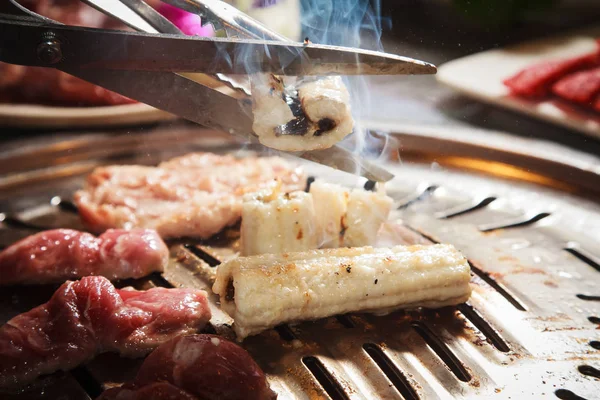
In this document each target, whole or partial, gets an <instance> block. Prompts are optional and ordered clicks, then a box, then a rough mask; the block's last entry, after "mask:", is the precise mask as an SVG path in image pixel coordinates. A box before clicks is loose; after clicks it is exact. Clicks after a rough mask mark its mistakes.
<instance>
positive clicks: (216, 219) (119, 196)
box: [75, 153, 306, 238]
mask: <svg viewBox="0 0 600 400" xmlns="http://www.w3.org/2000/svg"><path fill="white" fill-rule="evenodd" d="M275 179H279V180H281V183H282V190H283V191H286V192H287V191H294V190H302V189H304V187H305V184H306V178H305V176H304V173H303V172H302V170H300V169H299V168H297V167H295V166H294V165H292V164H290V163H288V162H286V161H285V160H284V159H282V158H279V157H246V158H240V159H238V158H235V157H233V156H231V155H226V156H221V155H216V154H211V153H192V154H188V155H186V156H183V157H177V158H174V159H172V160H169V161H167V162H164V163H162V164H160V165H159V166H158V167H145V166H140V165H116V166H108V167H100V168H97V169H95V170H94V172H92V174H91V175H89V176H88V178H87V181H86V186H85V188H84V189H83V190H80V191H78V192H77V193H76V194H75V202H76V203H77V206H78V207H79V213H80V215H81V218H82V220H83V221H84V222H85V223H86V225H87V226H88V227H89V228H90V229H91V230H93V231H94V232H101V231H103V230H105V229H109V228H126V229H129V228H132V227H140V228H148V229H156V231H158V233H159V234H160V236H161V237H163V238H172V237H182V236H189V237H199V238H208V237H210V236H212V235H214V234H216V233H218V232H219V231H221V230H222V229H223V228H225V227H227V226H229V225H232V224H234V223H236V222H237V221H238V220H239V219H240V217H241V213H242V197H243V195H244V194H245V193H248V192H252V191H256V190H260V189H262V188H264V187H266V186H268V185H270V184H272V183H273V182H274V180H275Z"/></svg>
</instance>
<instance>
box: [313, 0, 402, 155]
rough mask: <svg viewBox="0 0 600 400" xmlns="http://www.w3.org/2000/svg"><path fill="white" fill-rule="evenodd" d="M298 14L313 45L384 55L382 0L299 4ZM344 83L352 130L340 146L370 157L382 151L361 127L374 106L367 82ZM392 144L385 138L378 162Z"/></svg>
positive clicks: (325, 0)
mask: <svg viewBox="0 0 600 400" xmlns="http://www.w3.org/2000/svg"><path fill="white" fill-rule="evenodd" d="M301 11H302V13H301V15H302V19H301V24H302V32H303V36H304V37H306V38H308V39H309V40H310V41H311V42H313V43H319V44H328V45H336V46H346V47H355V48H363V49H368V50H377V51H383V45H382V43H381V34H382V30H383V28H384V27H385V28H386V29H390V28H391V20H390V19H389V18H383V17H382V15H381V0H371V1H369V0H301ZM344 82H345V83H346V86H347V88H348V91H349V92H350V101H351V107H352V115H353V117H354V121H355V126H354V133H353V134H352V135H350V136H349V137H347V138H346V139H345V140H344V141H343V142H342V143H341V145H342V146H344V147H346V148H347V149H349V150H351V151H353V152H354V153H356V154H359V155H361V156H366V157H368V156H373V155H374V154H373V153H374V151H373V149H374V148H379V150H381V143H382V141H381V137H374V136H373V135H372V134H371V132H370V131H369V130H368V129H367V128H366V127H365V126H363V125H362V123H361V120H363V119H365V118H366V117H367V116H369V115H372V113H371V107H372V106H373V105H374V102H373V101H372V99H371V90H370V85H369V79H368V77H365V76H349V77H345V78H344ZM393 140H394V139H392V138H391V137H389V136H388V135H385V140H384V143H383V144H384V148H383V150H384V151H382V152H381V155H380V158H382V159H388V158H389V155H386V154H387V152H388V151H389V149H392V148H394V147H395V146H394V144H395V143H392V141H393ZM396 148H397V147H396ZM377 153H379V152H377Z"/></svg>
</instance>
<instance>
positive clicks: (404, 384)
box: [363, 343, 419, 400]
mask: <svg viewBox="0 0 600 400" xmlns="http://www.w3.org/2000/svg"><path fill="white" fill-rule="evenodd" d="M363 349H365V351H366V352H367V354H368V355H369V356H370V357H371V358H372V359H373V361H375V363H376V364H377V365H378V366H379V368H380V369H381V370H382V371H383V373H384V374H385V376H387V377H388V379H389V380H390V382H392V384H393V385H394V386H395V387H396V389H398V391H399V392H400V394H402V397H404V399H405V400H418V399H419V395H418V394H417V392H416V391H415V389H414V388H413V387H412V386H411V384H410V382H409V381H408V379H407V378H406V376H404V374H403V373H402V372H400V369H399V368H398V367H397V366H396V364H394V362H393V361H392V360H390V359H389V357H388V356H387V355H386V354H385V353H384V352H383V350H381V348H380V347H379V346H377V345H376V344H373V343H365V344H364V345H363Z"/></svg>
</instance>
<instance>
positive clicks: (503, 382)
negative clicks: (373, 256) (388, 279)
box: [0, 127, 600, 400]
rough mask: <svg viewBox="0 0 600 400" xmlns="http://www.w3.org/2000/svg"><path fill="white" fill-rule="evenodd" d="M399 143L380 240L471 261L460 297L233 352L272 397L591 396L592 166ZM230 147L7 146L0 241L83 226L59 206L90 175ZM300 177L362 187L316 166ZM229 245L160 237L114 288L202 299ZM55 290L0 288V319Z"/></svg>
mask: <svg viewBox="0 0 600 400" xmlns="http://www.w3.org/2000/svg"><path fill="white" fill-rule="evenodd" d="M398 137H399V138H400V144H401V150H403V151H402V152H401V153H400V154H401V156H402V160H403V161H404V162H403V163H402V164H399V163H398V160H390V162H389V168H390V169H392V172H393V173H394V174H396V176H397V177H396V179H395V180H394V181H393V182H391V183H390V194H391V195H392V196H393V197H394V199H395V200H396V202H397V206H398V210H397V211H396V212H395V214H394V216H393V218H392V223H390V224H389V226H387V227H386V230H385V231H384V233H383V234H382V238H381V240H382V243H383V244H393V243H415V242H419V243H427V242H430V241H440V242H448V243H452V244H454V245H455V246H457V247H458V248H459V249H460V250H461V251H463V252H464V254H465V255H466V256H467V258H469V260H470V262H471V263H472V266H473V271H474V274H473V280H472V282H473V288H474V293H473V296H472V298H471V300H470V301H469V304H466V305H461V306H459V307H456V308H454V307H450V308H445V309H441V310H436V311H420V312H418V311H410V312H396V313H393V314H390V315H387V316H373V315H362V314H360V315H347V316H340V317H336V318H328V319H325V320H319V321H315V322H310V323H302V324H299V325H295V326H291V327H290V326H282V327H279V328H277V329H274V330H271V331H268V332H265V333H263V334H261V335H258V336H255V337H251V338H248V339H247V340H246V341H245V342H244V343H243V346H244V347H245V348H246V349H247V350H248V351H250V353H251V354H252V355H253V356H254V358H255V359H256V360H257V362H258V363H259V364H260V365H261V367H262V368H263V369H264V370H265V372H266V373H267V374H268V377H269V381H270V382H271V385H272V387H273V389H274V390H276V391H277V392H278V393H279V396H280V398H282V399H287V398H310V399H313V398H314V399H328V398H333V399H373V398H381V399H402V398H404V399H417V398H420V399H435V398H442V399H445V398H448V399H449V398H486V399H487V398H503V399H509V398H512V399H523V398H540V397H542V396H549V397H550V398H552V397H555V396H556V397H559V398H564V399H576V398H577V397H573V396H575V395H578V396H581V397H583V398H587V399H592V398H597V396H596V394H597V386H598V379H599V378H598V374H599V371H598V369H597V368H600V350H599V349H600V337H599V335H598V333H597V332H598V330H597V329H598V324H599V323H600V319H599V318H598V317H600V303H599V299H600V298H599V297H598V296H600V288H599V287H598V278H599V276H598V273H599V270H600V251H599V250H598V242H600V207H599V206H598V204H597V203H596V201H595V200H596V199H597V198H598V197H600V196H598V193H599V191H598V190H595V189H598V188H600V185H598V183H600V179H599V178H598V171H600V167H598V166H599V165H600V162H598V164H594V163H595V162H597V160H594V159H591V158H588V159H587V163H586V164H585V165H584V161H586V159H585V157H584V156H583V155H582V156H581V157H579V158H573V159H572V160H574V161H573V162H567V161H565V160H564V159H558V158H552V157H550V156H548V154H537V153H536V154H535V155H533V156H525V155H524V152H523V154H520V155H519V152H518V151H517V150H515V148H511V149H506V148H502V147H501V146H499V145H495V146H493V147H492V146H490V145H489V143H488V144H485V145H484V144H481V143H479V144H478V143H477V142H476V141H472V140H470V139H469V138H468V137H462V138H461V137H457V136H455V135H454V136H452V140H450V139H449V138H448V137H443V136H435V135H433V134H432V132H429V131H427V132H421V134H420V135H416V134H414V133H413V134H410V135H409V134H399V135H398ZM419 138H421V139H420V140H419ZM498 139H499V137H497V136H495V137H491V138H490V141H492V142H493V141H494V140H498ZM230 140H231V139H230V138H229V137H228V136H224V135H221V134H217V133H214V132H209V131H204V130H200V129H198V128H184V127H182V128H179V129H168V130H157V131H154V132H149V133H136V134H135V135H129V134H122V135H102V134H96V135H86V136H78V137H72V138H69V139H65V140H58V141H56V140H54V141H53V142H52V143H42V144H40V143H34V144H29V142H25V143H24V144H23V145H22V146H14V147H13V150H11V151H9V152H7V153H5V154H3V155H1V156H0V174H2V175H1V176H0V212H3V213H4V214H3V216H2V218H3V219H4V220H3V222H2V223H1V224H0V246H7V245H9V244H10V243H12V242H14V241H15V240H17V239H19V238H21V237H24V236H26V235H29V234H31V233H33V232H35V231H37V230H40V229H47V228H56V227H72V228H76V229H82V228H83V227H82V226H81V224H80V222H79V219H78V216H77V215H76V213H75V210H73V208H72V207H71V204H70V203H69V202H68V199H70V196H71V195H72V193H73V191H74V190H75V189H76V188H78V187H80V186H81V184H82V182H83V178H84V176H85V175H86V174H87V173H89V172H90V171H91V170H92V169H93V168H94V167H95V166H98V165H104V164H114V163H119V164H123V163H129V164H131V163H137V164H147V165H152V164H156V163H158V162H160V161H161V160H163V159H166V158H169V157H173V156H175V155H179V154H184V153H187V152H191V151H214V152H233V151H236V152H240V151H241V152H244V151H246V150H248V149H243V148H241V147H240V146H239V145H238V144H236V143H233V142H231V141H230ZM510 143H511V146H514V145H515V143H514V142H512V141H511V142H510ZM524 145H525V144H524ZM240 149H241V150H240ZM491 149H492V150H494V152H491ZM546 150H547V149H546ZM406 160H411V162H408V163H407V162H406ZM536 160H537V161H536ZM432 161H433V163H432ZM595 168H596V169H595ZM307 170H308V172H309V173H310V174H312V175H315V176H320V177H323V178H325V179H331V180H335V181H338V182H342V183H344V184H347V185H361V184H363V183H364V180H361V179H358V178H356V177H353V176H350V175H348V174H344V173H341V172H335V171H330V170H325V169H323V168H320V167H318V166H317V165H307ZM473 171H477V173H474V172H473ZM482 172H483V174H482ZM569 176H570V179H566V178H565V177H569ZM508 178H510V179H508ZM61 199H62V200H61ZM236 236H237V233H236V231H235V230H234V229H233V230H228V231H225V232H223V233H222V234H221V235H220V237H219V238H216V239H214V240H211V241H206V242H194V243H192V242H173V243H171V255H172V257H171V263H170V265H169V267H168V268H167V270H166V271H165V273H164V274H162V275H153V276H151V277H149V278H148V279H144V280H137V281H128V282H123V283H121V284H122V285H125V284H126V285H133V286H135V287H138V288H148V287H152V286H157V285H162V286H193V287H198V288H203V289H207V290H209V291H210V281H211V279H212V278H213V277H214V271H215V269H214V265H215V264H218V262H220V261H224V260H226V259H227V258H228V257H231V256H232V255H233V254H234V252H235V242H236V239H237V237H236ZM211 265H213V266H211ZM53 290H54V288H53V287H41V288H30V287H26V288H7V289H3V291H2V292H1V293H0V302H1V303H0V321H1V322H5V321H6V320H8V319H9V318H11V317H12V316H14V315H16V314H17V313H20V312H23V311H26V310H28V309H30V308H31V307H33V306H35V305H37V304H40V303H42V302H44V301H46V300H47V299H48V298H49V296H50V295H51V294H52V292H53ZM211 300H212V308H213V314H214V317H213V319H212V321H211V323H212V327H211V329H214V330H215V331H217V332H218V333H220V334H223V335H225V336H228V337H232V331H231V329H230V324H231V322H232V321H231V319H230V318H229V317H228V316H227V315H226V314H224V313H223V312H221V311H220V310H219V308H218V306H217V305H216V304H217V303H216V300H217V299H216V296H214V295H213V296H211ZM139 364H140V360H123V359H120V358H119V357H118V356H116V355H111V354H105V355H102V356H99V357H97V358H96V359H95V360H94V361H92V362H91V363H90V364H88V365H86V366H84V367H80V368H78V369H77V370H75V371H73V372H72V373H60V374H55V375H52V376H49V377H46V378H45V379H43V380H41V381H40V382H38V383H37V384H35V385H33V386H32V387H31V388H30V389H29V390H27V391H26V392H24V393H21V394H16V395H11V396H8V397H6V398H10V399H38V398H39V399H42V398H43V399H56V398H64V399H74V400H79V399H87V398H90V397H91V398H93V397H95V396H96V395H97V394H98V393H99V392H100V391H101V390H102V389H104V388H107V387H112V386H115V385H119V384H121V383H122V382H123V381H125V380H127V379H130V378H131V377H132V376H133V375H134V374H135V371H136V368H137V367H138V366H139ZM3 398H4V397H3Z"/></svg>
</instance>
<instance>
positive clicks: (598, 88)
mask: <svg viewBox="0 0 600 400" xmlns="http://www.w3.org/2000/svg"><path fill="white" fill-rule="evenodd" d="M552 93H554V94H555V95H557V96H559V97H562V98H563V99H565V100H569V101H573V102H575V103H582V104H588V105H590V104H591V103H592V101H593V100H594V99H595V98H596V96H597V95H598V93H600V67H599V68H594V69H591V70H586V71H580V72H575V73H573V74H571V75H567V76H565V77H564V78H562V79H561V80H559V81H558V82H556V83H555V84H554V85H553V86H552Z"/></svg>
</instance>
